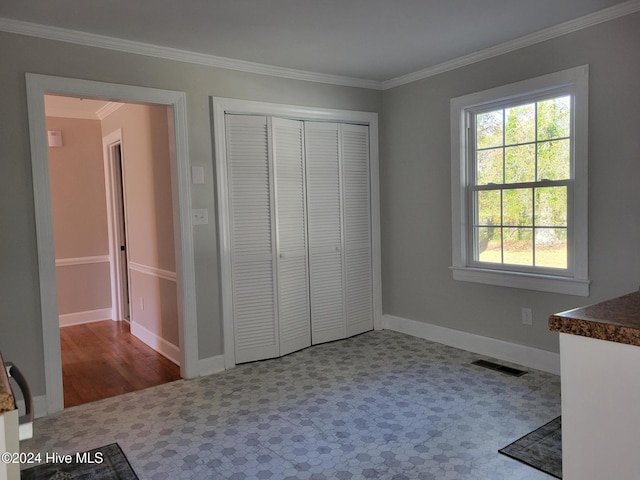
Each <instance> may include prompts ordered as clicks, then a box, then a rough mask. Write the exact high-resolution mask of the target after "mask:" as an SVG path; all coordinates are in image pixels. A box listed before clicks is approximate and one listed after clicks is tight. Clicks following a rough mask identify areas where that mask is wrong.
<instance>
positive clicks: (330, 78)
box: [0, 0, 640, 90]
mask: <svg viewBox="0 0 640 480" xmlns="http://www.w3.org/2000/svg"><path fill="white" fill-rule="evenodd" d="M638 11H640V0H628V1H627V2H624V3H620V4H618V5H614V6H613V7H609V8H605V9H603V10H600V11H598V12H594V13H590V14H588V15H584V16H582V17H579V18H576V19H574V20H569V21H567V22H564V23H560V24H558V25H555V26H553V27H549V28H545V29H543V30H540V31H538V32H534V33H531V34H529V35H525V36H523V37H519V38H517V39H515V40H511V41H508V42H504V43H501V44H498V45H495V46H493V47H489V48H485V49H483V50H479V51H477V52H473V53H470V54H468V55H464V56H462V57H458V58H455V59H453V60H450V61H447V62H443V63H440V64H438V65H434V66H431V67H427V68H424V69H422V70H418V71H416V72H412V73H408V74H406V75H401V76H398V77H395V78H391V79H389V80H385V81H383V82H380V81H377V80H369V79H364V78H354V77H346V76H341V75H332V74H326V73H318V72H311V71H307V70H296V69H292V68H285V67H277V66H273V65H266V64H263V63H256V62H247V61H244V60H235V59H232V58H226V57H218V56H215V55H207V54H204V53H197V52H190V51H187V50H180V49H176V48H170V47H162V46H159V45H152V44H149V43H142V42H134V41H132V40H124V39H120V38H114V37H108V36H105V35H96V34H93V33H87V32H80V31H77V30H69V29H66V28H59V27H52V26H48V25H41V24H37V23H31V22H23V21H21V20H13V19H10V18H3V17H0V31H4V32H7V33H15V34H18V35H27V36H32V37H39V38H46V39H48V40H57V41H61V42H68V43H75V44H79V45H85V46H90V47H97V48H105V49H108V50H115V51H119V52H125V53H133V54H137V55H146V56H149V57H156V58H162V59H165V60H174V61H178V62H186V63H193V64H197V65H205V66H209V67H217V68H224V69H228V70H237V71H241V72H247V73H255V74H259V75H270V76H274V77H281V78H289V79H293V80H303V81H308V82H318V83H327V84H331V85H341V86H346V87H357V88H368V89H372V90H388V89H390V88H395V87H399V86H401V85H406V84H407V83H412V82H415V81H418V80H422V79H425V78H428V77H432V76H434V75H438V74H440V73H444V72H448V71H450V70H455V69H456V68H460V67H464V66H466V65H470V64H472V63H476V62H480V61H482V60H487V59H489V58H493V57H497V56H499V55H503V54H505V53H509V52H512V51H514V50H518V49H520V48H524V47H528V46H531V45H535V44H536V43H540V42H544V41H546V40H550V39H553V38H556V37H560V36H562V35H566V34H568V33H572V32H575V31H577V30H581V29H583V28H588V27H591V26H594V25H597V24H599V23H603V22H607V21H609V20H614V19H616V18H619V17H623V16H625V15H630V14H632V13H636V12H638Z"/></svg>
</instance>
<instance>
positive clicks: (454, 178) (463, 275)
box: [451, 65, 589, 297]
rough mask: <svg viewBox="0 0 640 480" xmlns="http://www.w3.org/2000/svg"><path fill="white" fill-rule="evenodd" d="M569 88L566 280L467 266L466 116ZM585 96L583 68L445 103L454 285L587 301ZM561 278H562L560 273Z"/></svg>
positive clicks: (586, 73) (585, 70) (586, 83)
mask: <svg viewBox="0 0 640 480" xmlns="http://www.w3.org/2000/svg"><path fill="white" fill-rule="evenodd" d="M562 87H565V88H569V89H570V90H571V92H572V94H573V95H574V98H575V101H574V112H573V121H574V141H573V152H572V153H573V158H574V161H573V168H574V170H573V179H574V189H573V204H572V205H569V210H570V211H571V212H572V232H573V234H572V235H570V238H569V240H568V241H569V252H572V253H570V255H571V256H572V265H573V268H572V271H571V272H570V275H569V276H567V275H566V274H563V275H553V274H547V273H545V274H540V273H529V272H520V271H515V270H497V269H490V268H484V267H478V266H471V264H472V262H471V260H472V259H470V258H468V255H469V253H468V252H469V251H470V249H469V248H468V246H469V245H468V242H469V240H468V234H467V232H468V229H469V216H468V210H467V209H468V205H469V203H468V201H467V198H466V197H467V188H466V187H467V181H468V179H467V175H468V168H467V150H468V145H467V134H466V128H465V126H466V117H467V112H468V111H469V110H471V109H473V108H474V107H478V106H479V105H483V104H487V103H493V102H501V101H509V100H517V99H518V98H519V97H528V96H531V95H532V94H543V93H544V92H546V91H551V90H556V89H558V88H562ZM588 93H589V66H588V65H583V66H580V67H575V68H570V69H568V70H563V71H561V72H556V73H551V74H549V75H544V76H541V77H536V78H532V79H530V80H525V81H522V82H517V83H512V84H509V85H505V86H502V87H497V88H492V89H490V90H485V91H482V92H477V93H472V94H469V95H464V96H461V97H457V98H453V99H451V213H452V234H453V264H452V266H451V270H452V272H453V278H454V280H462V281H467V282H477V283H486V284H490V285H499V286H503V287H515V288H524V289H529V290H540V291H544V292H554V293H563V294H568V295H579V296H584V297H586V296H589V275H588V249H587V240H588V239H587V233H588V228H587V217H588V215H587V204H588V197H587V148H588V138H587V127H588V123H589V119H588ZM563 273H564V272H563Z"/></svg>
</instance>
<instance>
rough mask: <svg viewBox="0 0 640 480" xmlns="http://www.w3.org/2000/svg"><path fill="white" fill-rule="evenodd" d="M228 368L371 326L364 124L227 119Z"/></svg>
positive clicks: (366, 135) (232, 116)
mask: <svg viewBox="0 0 640 480" xmlns="http://www.w3.org/2000/svg"><path fill="white" fill-rule="evenodd" d="M225 130H226V139H225V141H226V171H227V181H228V185H227V186H228V199H227V204H228V210H229V212H228V218H229V232H230V245H229V247H230V254H231V255H230V256H231V271H230V279H231V282H230V283H231V289H232V298H233V305H232V315H233V332H234V353H235V363H243V362H249V361H253V360H259V359H264V358H271V357H276V356H281V355H286V354H288V353H291V352H293V351H296V350H299V349H301V348H304V347H307V346H309V345H311V344H318V343H323V342H328V341H332V340H337V339H341V338H346V337H349V336H352V335H356V334H359V333H362V332H365V331H368V330H371V329H373V323H374V322H373V315H374V298H373V273H372V272H373V270H372V219H371V192H370V182H371V180H370V164H369V162H370V154H369V148H370V147H369V127H368V126H365V125H352V124H342V123H330V122H316V121H301V120H290V119H284V118H277V117H272V116H257V115H235V114H226V115H225Z"/></svg>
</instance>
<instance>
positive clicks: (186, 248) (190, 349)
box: [26, 74, 198, 413]
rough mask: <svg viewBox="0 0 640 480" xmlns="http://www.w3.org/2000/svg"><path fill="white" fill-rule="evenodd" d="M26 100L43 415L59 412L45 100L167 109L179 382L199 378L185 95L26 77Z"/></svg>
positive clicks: (60, 395) (59, 369) (60, 393)
mask: <svg viewBox="0 0 640 480" xmlns="http://www.w3.org/2000/svg"><path fill="white" fill-rule="evenodd" d="M26 77H27V99H28V111H29V124H30V139H31V160H32V172H33V183H34V203H35V212H36V236H37V245H38V264H39V276H40V297H41V313H42V327H43V339H44V341H43V347H44V348H43V349H44V365H45V385H46V400H47V412H46V413H52V412H56V411H59V410H62V409H63V389H62V365H61V351H60V337H59V335H58V328H59V322H58V305H57V287H56V269H55V253H54V247H53V227H52V215H51V192H50V185H49V168H48V157H47V138H46V123H45V111H44V95H45V94H54V95H66V96H76V97H82V98H96V99H103V100H110V101H122V102H133V103H142V104H159V105H165V106H168V107H170V109H169V110H170V114H169V118H168V123H169V131H170V135H169V137H170V144H171V185H172V190H173V192H174V195H173V196H172V200H171V201H172V204H173V210H174V212H176V214H175V215H174V222H175V224H174V226H175V228H174V233H175V238H174V240H175V252H176V257H175V258H176V267H177V268H176V275H175V281H176V286H177V291H178V295H177V298H178V322H179V328H178V335H179V356H180V369H181V376H182V377H183V378H193V377H195V376H197V358H198V353H197V333H196V329H197V327H196V308H195V307H196V305H195V267H194V255H193V234H192V230H191V228H192V227H191V218H190V213H191V208H190V203H191V192H190V183H189V161H188V154H187V146H186V145H187V143H186V96H185V94H184V93H182V92H175V91H169V90H159V89H153V88H145V87H133V86H126V85H117V84H108V83H102V82H93V81H86V80H78V79H69V78H63V77H53V76H48V75H38V74H27V75H26Z"/></svg>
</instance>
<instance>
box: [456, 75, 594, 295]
mask: <svg viewBox="0 0 640 480" xmlns="http://www.w3.org/2000/svg"><path fill="white" fill-rule="evenodd" d="M587 72H588V68H587V67H586V66H584V67H578V68H575V69H571V70H567V71H564V72H559V73H556V74H551V75H546V76H544V77H538V78H536V79H532V80H529V81H525V82H520V83H517V84H511V85H507V86H505V87H499V88H497V89H492V90H488V91H485V92H479V93H476V94H471V95H466V96H464V97H459V98H456V99H453V100H452V102H451V105H452V112H451V113H452V186H453V190H452V191H453V197H452V199H453V220H454V222H453V224H454V227H453V235H454V259H453V260H454V262H453V267H452V269H453V272H454V278H455V279H458V280H470V281H482V282H484V283H493V284H498V285H506V286H521V287H523V288H533V289H538V290H546V291H559V292H562V293H573V294H577V295H587V294H588V279H587V255H586V235H587V229H586V218H587V216H586V208H587V202H586V187H587V185H586V171H587V169H586V160H587V158H586V145H587V143H586V138H587V136H586V126H587V122H586V115H587V105H586V103H587V79H588V76H587V75H588V74H587Z"/></svg>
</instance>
